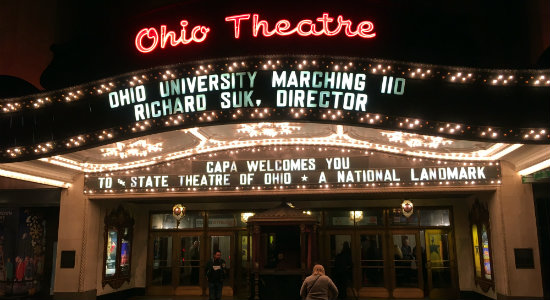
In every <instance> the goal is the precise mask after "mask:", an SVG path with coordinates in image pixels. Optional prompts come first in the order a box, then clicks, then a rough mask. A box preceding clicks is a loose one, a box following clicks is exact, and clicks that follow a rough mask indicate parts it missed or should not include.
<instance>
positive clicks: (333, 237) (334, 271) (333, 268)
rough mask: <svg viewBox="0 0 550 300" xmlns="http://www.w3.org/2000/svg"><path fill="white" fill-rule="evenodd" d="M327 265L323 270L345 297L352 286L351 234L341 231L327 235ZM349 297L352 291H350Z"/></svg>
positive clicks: (340, 294)
mask: <svg viewBox="0 0 550 300" xmlns="http://www.w3.org/2000/svg"><path fill="white" fill-rule="evenodd" d="M328 238H329V240H328V254H329V256H328V258H329V261H328V266H325V271H326V272H327V273H328V275H329V276H330V277H331V278H332V280H333V281H334V284H335V285H336V287H337V288H338V294H339V297H341V298H344V299H345V298H347V296H348V289H349V288H352V287H353V269H354V268H353V261H354V260H353V259H354V258H353V257H352V251H351V249H352V236H351V234H344V233H343V232H333V233H329V235H328ZM350 292H351V294H350V295H349V296H350V297H351V296H352V295H353V292H352V291H350Z"/></svg>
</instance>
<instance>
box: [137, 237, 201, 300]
mask: <svg viewBox="0 0 550 300" xmlns="http://www.w3.org/2000/svg"><path fill="white" fill-rule="evenodd" d="M201 242H202V241H201V235H200V233H193V232H185V233H182V232H162V233H161V232H152V233H150V237H149V249H150V251H149V257H148V261H149V262H150V264H149V266H150V268H149V269H148V272H147V282H148V284H147V293H148V294H151V295H184V294H187V295H189V294H192V295H201V294H202V289H201V287H200V286H201V281H202V280H203V277H204V276H202V273H203V272H204V271H203V270H202V268H201V266H200V262H201V257H202V255H203V252H204V251H202V250H201Z"/></svg>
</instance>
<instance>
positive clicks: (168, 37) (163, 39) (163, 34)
mask: <svg viewBox="0 0 550 300" xmlns="http://www.w3.org/2000/svg"><path fill="white" fill-rule="evenodd" d="M188 24H189V22H187V21H186V20H182V21H181V22H180V25H181V31H180V37H179V38H176V33H175V32H174V31H168V32H167V31H166V25H161V26H160V35H159V33H158V31H157V30H156V29H155V28H153V27H151V28H143V29H141V30H140V31H139V32H138V34H137V35H136V48H137V49H138V50H139V51H140V52H142V53H149V52H151V51H153V50H155V48H156V47H157V46H158V44H159V42H160V47H161V48H163V49H164V48H165V47H166V44H167V43H168V41H170V46H172V47H176V46H178V45H179V44H182V45H187V44H190V43H191V42H195V43H202V42H204V40H206V37H207V36H208V32H209V31H210V28H208V27H206V26H201V25H197V26H195V27H194V28H193V30H191V36H190V37H189V38H187V29H186V28H185V27H187V25H188ZM199 33H200V36H199ZM145 37H147V39H148V40H149V43H150V45H149V46H144V41H143V39H144V38H145Z"/></svg>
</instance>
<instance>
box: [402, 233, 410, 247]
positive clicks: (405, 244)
mask: <svg viewBox="0 0 550 300" xmlns="http://www.w3.org/2000/svg"><path fill="white" fill-rule="evenodd" d="M401 243H402V244H403V246H408V245H409V237H408V236H406V235H404V236H402V237H401Z"/></svg>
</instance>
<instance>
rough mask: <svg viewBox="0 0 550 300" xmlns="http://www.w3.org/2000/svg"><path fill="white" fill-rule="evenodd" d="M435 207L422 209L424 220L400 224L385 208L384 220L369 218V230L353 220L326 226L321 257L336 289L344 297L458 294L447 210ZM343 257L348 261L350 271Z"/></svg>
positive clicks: (420, 296) (453, 247)
mask: <svg viewBox="0 0 550 300" xmlns="http://www.w3.org/2000/svg"><path fill="white" fill-rule="evenodd" d="M440 211H443V210H442V209H435V210H434V209H429V210H428V209H425V210H424V214H423V217H424V218H425V219H424V221H422V219H421V218H419V216H418V215H417V216H416V217H415V218H411V219H409V220H408V221H407V222H403V221H402V220H400V219H401V218H400V217H399V218H394V216H393V213H392V211H390V210H386V211H385V212H384V214H383V215H384V217H383V219H384V220H385V221H383V222H382V221H378V222H374V221H372V222H370V223H373V224H376V226H370V227H371V228H370V229H369V228H367V227H368V226H357V223H352V224H350V225H348V226H350V227H347V228H346V227H344V226H342V225H341V224H342V222H340V221H339V222H338V223H337V225H338V226H333V228H330V227H329V226H326V227H325V230H324V232H323V245H324V246H323V250H322V254H323V255H322V261H323V262H324V264H325V265H326V266H327V272H328V273H329V275H330V276H331V278H332V279H333V281H334V282H335V284H337V285H338V288H339V291H340V293H341V294H343V295H345V296H347V297H348V298H354V297H359V298H406V299H415V298H416V299H422V298H427V297H429V298H432V299H443V298H446V299H453V298H457V296H458V276H457V272H456V255H455V244H454V237H453V228H452V227H451V226H450V224H451V222H450V221H449V214H448V213H445V214H443V213H439V212H440ZM445 211H446V212H448V211H447V210H445ZM435 212H438V215H437V217H433V216H434V215H436V214H435ZM390 213H392V214H390ZM336 214H337V213H332V215H336ZM340 214H341V215H345V214H344V213H340ZM381 215H382V214H381ZM441 215H444V217H443V218H441ZM390 216H391V218H390ZM330 217H331V215H329V218H328V221H329V222H331V219H330ZM428 217H429V218H430V219H428ZM398 219H399V223H398ZM419 219H420V220H419ZM440 219H443V221H441V220H440ZM434 220H437V221H434ZM363 221H364V218H363V220H362V222H363ZM329 224H330V223H329ZM351 225H355V226H353V227H351ZM375 227H376V228H375ZM348 247H351V251H349V252H348V254H345V253H346V251H347V250H345V249H347V248H348ZM345 256H349V257H351V261H352V262H353V263H352V267H351V268H350V269H349V270H346V266H345V263H343V262H346V261H348V260H347V259H345V258H344V257H345Z"/></svg>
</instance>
